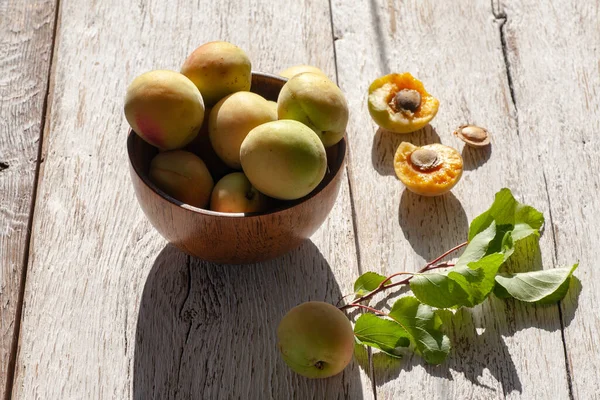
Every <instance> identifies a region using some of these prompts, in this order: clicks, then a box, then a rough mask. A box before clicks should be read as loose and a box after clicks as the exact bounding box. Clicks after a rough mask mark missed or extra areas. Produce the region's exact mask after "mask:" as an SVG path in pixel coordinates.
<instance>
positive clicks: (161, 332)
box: [133, 240, 363, 399]
mask: <svg viewBox="0 0 600 400" xmlns="http://www.w3.org/2000/svg"><path fill="white" fill-rule="evenodd" d="M341 295H342V294H341V292H340V289H339V287H338V284H337V282H336V280H335V277H334V275H333V273H332V272H331V269H330V267H329V265H328V263H327V261H326V260H325V258H324V257H323V255H322V254H321V253H320V251H319V249H318V248H317V247H316V246H315V245H314V244H313V243H312V242H311V241H308V240H307V241H305V242H304V244H302V246H301V247H300V248H299V249H298V250H296V251H293V252H291V253H289V254H287V255H285V256H283V257H281V258H279V259H276V260H273V261H270V262H266V263H260V264H254V265H246V266H236V265H234V266H231V265H229V266H225V265H216V264H211V263H207V262H204V261H201V260H197V259H194V258H189V257H188V256H186V255H185V254H184V253H182V252H180V251H179V250H177V249H176V248H175V247H173V246H170V245H169V246H167V247H165V248H164V249H163V250H162V252H161V253H160V254H159V255H158V257H157V258H156V261H155V263H154V266H153V267H152V270H151V271H150V273H149V276H148V278H147V281H146V284H145V287H144V291H143V294H142V299H141V304H140V310H139V316H138V323H137V332H136V343H135V361H134V379H133V392H134V396H133V397H134V398H135V399H167V398H169V399H171V398H184V399H187V398H207V399H208V398H210V399H221V398H224V399H225V398H227V399H229V398H244V399H258V398H261V399H267V398H274V399H283V398H286V399H288V398H290V399H291V398H302V399H304V398H327V399H336V398H352V399H361V398H362V393H363V389H362V387H361V380H360V376H359V369H358V364H357V363H356V361H353V363H351V364H350V365H349V366H348V367H347V368H346V369H345V370H344V372H343V373H342V374H339V375H337V376H335V377H332V378H329V379H325V380H310V379H306V378H304V377H301V376H299V375H297V374H295V373H294V372H292V371H291V370H290V369H289V368H288V367H287V366H286V365H285V363H284V362H283V360H282V359H281V357H280V356H279V352H278V349H277V338H276V329H277V325H278V323H279V321H280V319H281V318H282V317H283V315H284V314H285V313H286V312H287V311H288V310H289V309H290V308H292V307H293V306H295V305H297V304H299V303H301V302H304V301H308V300H322V301H327V302H330V303H335V302H336V301H337V300H338V299H339V298H340V297H341Z"/></svg>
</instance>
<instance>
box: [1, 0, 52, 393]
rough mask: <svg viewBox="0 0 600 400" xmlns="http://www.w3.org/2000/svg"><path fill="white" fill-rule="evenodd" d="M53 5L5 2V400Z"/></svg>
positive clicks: (3, 340) (2, 61)
mask: <svg viewBox="0 0 600 400" xmlns="http://www.w3.org/2000/svg"><path fill="white" fill-rule="evenodd" d="M54 12H55V9H54V1H51V0H48V1H37V2H35V3H29V2H27V1H26V0H2V1H0V54H1V55H2V56H1V57H0V115H1V116H2V117H1V118H0V396H1V397H2V398H5V396H6V391H7V390H10V387H11V385H12V370H13V368H14V356H15V350H16V336H15V333H16V331H17V327H18V321H16V319H18V318H19V312H20V311H19V309H20V304H19V301H20V293H21V291H22V289H23V278H24V273H25V271H24V267H25V263H26V258H25V254H26V251H27V246H28V227H29V221H30V215H31V212H32V199H33V196H34V191H35V177H36V169H37V163H38V147H39V141H40V133H41V125H42V124H43V117H42V115H43V110H44V99H45V97H46V92H47V85H48V68H49V64H50V59H51V56H52V39H53V30H54Z"/></svg>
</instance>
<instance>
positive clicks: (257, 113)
mask: <svg viewBox="0 0 600 400" xmlns="http://www.w3.org/2000/svg"><path fill="white" fill-rule="evenodd" d="M276 119H277V114H276V113H275V112H273V106H271V105H270V104H269V102H268V101H267V100H265V99H264V98H263V97H261V96H259V95H257V94H256V93H252V92H236V93H233V94H230V95H228V96H226V97H225V98H223V99H221V100H220V101H219V102H218V103H217V104H216V105H215V106H214V108H213V109H212V110H211V112H210V115H209V119H208V132H209V137H210V143H211V144H212V147H213V148H214V149H215V152H216V153H217V155H218V156H219V157H220V158H221V160H223V161H224V162H225V164H227V165H228V166H230V167H231V168H234V169H241V167H242V165H241V164H240V147H241V146H242V142H243V141H244V138H246V135H247V134H248V132H250V131H251V130H252V129H253V128H255V127H257V126H258V125H260V124H264V123H265V122H269V121H275V120H276Z"/></svg>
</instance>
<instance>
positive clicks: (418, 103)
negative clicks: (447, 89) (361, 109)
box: [368, 72, 440, 133]
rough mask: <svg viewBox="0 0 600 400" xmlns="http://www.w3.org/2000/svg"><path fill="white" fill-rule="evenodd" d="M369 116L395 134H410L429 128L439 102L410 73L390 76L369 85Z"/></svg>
mask: <svg viewBox="0 0 600 400" xmlns="http://www.w3.org/2000/svg"><path fill="white" fill-rule="evenodd" d="M368 105H369V113H370V114H371V118H373V121H375V123H376V124H377V125H379V126H380V127H382V128H384V129H386V130H388V131H390V132H395V133H410V132H414V131H417V130H419V129H421V128H423V127H424V126H425V125H427V124H428V123H429V122H430V121H431V120H432V119H433V117H435V115H436V114H437V111H438V107H439V105H440V102H439V100H438V99H436V98H435V97H433V96H432V95H430V94H429V93H428V92H427V90H425V87H424V86H423V83H422V82H421V81H419V80H418V79H416V78H415V77H413V76H412V75H411V74H410V73H408V72H404V73H401V74H395V73H394V74H389V75H386V76H382V77H381V78H377V79H375V80H374V81H373V83H371V86H369V99H368Z"/></svg>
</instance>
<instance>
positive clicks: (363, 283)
mask: <svg viewBox="0 0 600 400" xmlns="http://www.w3.org/2000/svg"><path fill="white" fill-rule="evenodd" d="M385 279H386V277H385V276H383V275H379V274H376V273H375V272H365V273H364V274H362V275H361V276H359V277H358V279H357V280H356V282H354V293H355V294H356V296H357V297H361V296H364V295H365V294H367V293H370V292H372V291H373V290H375V289H377V287H378V286H379V284H380V283H381V282H383V281H385Z"/></svg>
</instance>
